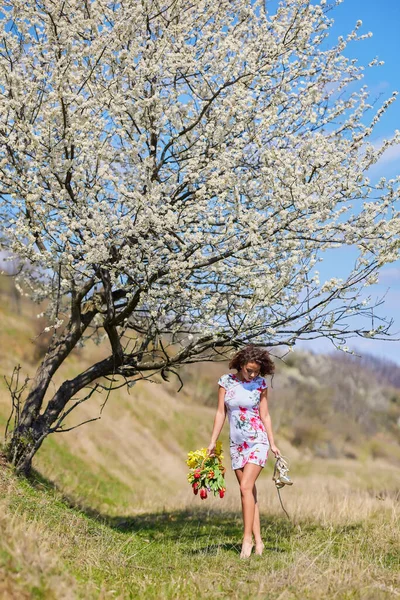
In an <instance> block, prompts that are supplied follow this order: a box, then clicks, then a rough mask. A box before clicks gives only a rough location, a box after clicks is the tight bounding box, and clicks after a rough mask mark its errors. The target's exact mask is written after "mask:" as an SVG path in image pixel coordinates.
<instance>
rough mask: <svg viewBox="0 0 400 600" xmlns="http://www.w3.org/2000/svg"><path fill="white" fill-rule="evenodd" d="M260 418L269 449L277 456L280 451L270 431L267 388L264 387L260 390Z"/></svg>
mask: <svg viewBox="0 0 400 600" xmlns="http://www.w3.org/2000/svg"><path fill="white" fill-rule="evenodd" d="M260 418H261V421H262V422H263V424H264V427H265V431H266V432H267V435H268V440H269V445H270V447H271V450H272V452H273V453H274V454H275V456H279V455H280V452H279V449H278V448H277V447H276V446H275V442H274V434H273V432H272V421H271V415H270V414H269V410H268V388H265V390H263V391H262V392H261V396H260Z"/></svg>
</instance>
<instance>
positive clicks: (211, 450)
mask: <svg viewBox="0 0 400 600" xmlns="http://www.w3.org/2000/svg"><path fill="white" fill-rule="evenodd" d="M215 446H216V443H215V444H210V445H209V446H208V448H207V454H208V456H213V455H214V453H215Z"/></svg>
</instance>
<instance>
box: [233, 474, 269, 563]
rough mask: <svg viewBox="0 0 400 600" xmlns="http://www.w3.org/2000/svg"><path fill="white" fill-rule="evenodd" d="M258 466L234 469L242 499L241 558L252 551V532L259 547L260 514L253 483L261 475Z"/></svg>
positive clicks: (246, 556) (247, 555)
mask: <svg viewBox="0 0 400 600" xmlns="http://www.w3.org/2000/svg"><path fill="white" fill-rule="evenodd" d="M261 468H262V467H260V466H259V465H254V464H253V463H247V464H246V465H245V466H244V468H243V469H236V471H235V473H236V477H237V479H238V481H239V485H240V494H241V499H242V513H243V525H244V531H243V544H242V552H241V554H240V556H241V558H248V557H249V556H250V554H251V550H252V545H253V544H252V532H253V533H254V538H255V541H256V544H257V546H259V547H260V542H261V544H262V541H261V532H260V513H259V510H258V503H257V490H256V489H255V482H256V479H257V477H258V476H259V474H260V473H261Z"/></svg>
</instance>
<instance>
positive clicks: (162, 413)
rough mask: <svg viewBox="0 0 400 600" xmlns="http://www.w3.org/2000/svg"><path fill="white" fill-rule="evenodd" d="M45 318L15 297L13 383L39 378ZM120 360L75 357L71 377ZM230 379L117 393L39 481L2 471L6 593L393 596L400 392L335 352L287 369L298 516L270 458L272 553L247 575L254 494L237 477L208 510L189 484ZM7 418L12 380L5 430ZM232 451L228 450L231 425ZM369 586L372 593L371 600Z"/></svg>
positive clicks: (266, 508) (263, 490) (47, 458)
mask: <svg viewBox="0 0 400 600" xmlns="http://www.w3.org/2000/svg"><path fill="white" fill-rule="evenodd" d="M36 312H37V309H36V308H35V307H33V306H32V305H30V304H29V303H28V302H26V301H24V302H22V303H21V305H20V313H19V314H17V313H16V311H15V306H14V305H13V304H12V303H9V305H8V306H6V304H5V302H3V303H2V307H1V309H0V337H1V345H0V371H1V373H2V374H7V375H9V374H10V373H11V371H12V368H13V366H14V365H16V364H21V367H22V370H23V372H24V374H26V375H30V376H32V374H33V373H34V370H35V361H36V360H37V357H38V356H39V355H40V352H41V348H40V338H36V339H35V336H37V333H38V324H37V319H36V317H35V314H36ZM105 352H106V349H105V348H103V347H101V346H100V347H98V346H95V345H88V346H87V347H86V348H84V349H82V350H79V351H77V352H75V353H74V354H73V356H71V358H70V360H69V361H68V363H67V364H66V365H65V367H64V370H63V372H62V373H60V376H59V379H58V381H61V377H69V376H71V375H72V374H73V373H75V372H76V371H77V369H78V368H79V369H81V368H83V367H84V366H85V365H87V364H89V361H90V360H93V359H96V358H100V357H101V356H102V355H103V354H104V353H105ZM335 369H336V371H335ZM225 370H226V365H224V364H217V363H214V364H206V365H194V366H192V367H191V368H190V369H185V370H184V371H183V373H182V377H183V380H184V382H185V386H184V388H183V390H182V391H181V392H179V393H177V392H176V389H177V387H178V384H177V383H176V382H174V381H171V382H170V383H165V382H162V383H140V384H137V385H135V386H134V387H133V388H131V389H130V393H128V391H127V390H119V391H117V392H115V393H114V394H113V395H112V396H111V397H110V398H109V400H108V402H107V404H106V406H105V408H104V410H103V412H102V414H101V419H100V420H98V421H96V422H94V423H90V424H87V425H84V426H83V427H80V428H78V429H74V430H73V431H71V432H68V433H65V434H58V435H55V436H52V437H50V438H48V439H47V440H46V441H45V443H44V444H43V447H42V448H41V450H40V451H39V453H38V455H37V458H36V459H35V461H34V466H35V470H36V471H35V474H34V478H33V480H32V481H31V482H27V481H24V480H18V479H16V478H15V477H14V475H13V474H12V472H10V471H9V470H8V469H7V468H5V467H4V466H3V467H2V468H1V467H0V473H1V481H0V496H2V497H3V500H2V501H1V515H2V516H1V518H0V534H1V535H0V597H1V598H3V597H4V598H12V599H13V600H14V598H46V599H47V598H85V599H86V598H143V597H146V598H164V597H165V598H185V599H186V598H192V597H193V598H194V597H196V598H203V597H204V598H205V597H209V596H210V595H211V596H213V597H221V598H222V597H223V598H239V597H240V598H243V597H247V596H246V595H245V594H243V593H240V590H241V587H240V581H246V580H247V581H248V585H249V588H248V589H249V594H250V595H249V596H248V597H252V598H256V597H257V598H258V597H259V598H265V597H266V595H265V594H266V593H267V592H268V594H270V595H269V596H268V597H271V598H278V597H280V598H281V599H282V598H285V599H286V598H301V599H302V600H303V598H311V599H312V598H317V597H318V598H325V597H326V598H329V597H338V598H340V597H343V598H345V597H346V598H350V597H352V598H353V597H354V598H359V597H360V598H361V597H365V598H367V597H370V598H374V600H375V598H389V597H392V596H391V595H390V594H391V590H396V589H398V587H396V586H400V581H398V575H397V573H398V567H399V566H400V555H399V553H398V547H399V541H398V539H397V533H396V531H398V518H399V517H398V500H399V493H400V490H399V483H398V482H399V472H400V469H399V465H400V456H399V453H398V442H399V427H398V419H399V415H400V410H399V391H398V389H397V388H396V387H394V386H393V385H391V382H390V383H389V382H386V381H385V382H383V383H382V380H381V379H379V378H374V377H373V374H372V372H371V369H370V368H368V369H367V371H366V370H365V369H364V368H361V367H360V368H359V369H355V368H354V366H352V365H351V364H350V363H345V364H339V365H338V366H335V359H332V357H329V356H320V355H312V354H309V353H297V352H296V353H294V355H293V356H292V355H291V356H290V360H289V361H287V363H286V364H282V362H280V361H277V373H276V375H275V377H274V379H273V389H272V390H271V402H270V404H271V412H272V415H273V422H274V424H275V430H276V437H277V443H278V445H279V447H280V448H281V451H282V452H283V453H284V454H285V455H287V456H288V457H289V458H290V460H291V472H292V474H293V477H294V479H295V486H293V488H291V489H285V490H284V491H283V498H284V502H285V505H286V508H287V510H288V511H289V513H290V516H291V518H292V523H288V522H286V521H285V516H284V514H283V512H282V510H281V507H280V505H279V500H278V497H277V495H276V492H275V490H274V487H273V485H272V482H271V479H270V476H271V471H272V461H269V464H268V465H267V467H266V469H265V472H264V473H263V474H262V476H261V478H260V480H259V484H258V488H259V498H260V500H259V501H260V509H261V512H262V514H263V528H264V531H265V535H266V539H267V540H268V542H267V544H269V547H270V552H269V554H268V555H267V556H266V557H265V559H264V557H263V559H262V560H260V561H258V562H257V563H252V566H251V568H250V570H246V567H245V566H243V565H242V566H240V567H238V561H237V548H238V542H239V540H240V501H239V495H238V491H237V487H236V483H235V482H234V476H233V475H232V473H231V471H230V470H229V468H228V473H227V488H228V492H227V496H226V498H225V499H224V500H223V501H221V500H220V499H219V498H218V499H214V498H211V499H208V500H207V501H206V502H205V503H201V502H200V500H199V498H194V497H193V495H192V494H191V491H190V489H189V486H188V484H187V482H186V472H187V468H186V465H185V456H186V452H187V451H188V450H190V449H194V448H196V447H200V446H203V445H206V444H207V443H208V440H209V435H210V430H211V427H212V421H213V416H214V410H215V408H214V407H215V397H216V384H215V382H216V380H217V379H218V377H219V375H220V374H221V373H223V372H224V371H225ZM103 400H104V398H102V397H100V396H98V397H97V398H95V397H93V398H92V399H91V400H90V401H89V402H87V403H86V404H83V405H82V406H80V407H79V409H77V410H76V411H75V412H74V413H73V415H71V420H70V423H69V424H70V425H71V426H72V425H74V424H77V423H79V422H81V421H84V420H86V419H89V418H94V417H96V416H99V413H100V406H101V403H102V401H103ZM8 412H9V398H8V392H7V389H6V385H5V382H4V380H3V379H2V380H1V384H0V427H1V429H2V430H4V425H5V423H6V419H7V416H8ZM223 442H224V447H225V449H226V453H227V450H228V448H227V431H226V429H225V431H224V434H223ZM225 462H226V463H227V466H228V467H229V463H228V459H227V457H226V459H225ZM396 528H397V529H396ZM216 540H219V541H218V543H217V542H216ZM366 540H370V542H371V543H370V544H369V545H368V544H367V543H366ZM371 540H373V543H372V541H371ZM396 548H397V550H396ZM350 556H351V557H352V561H350V562H346V566H345V568H344V567H343V562H342V561H343V560H344V559H346V561H348V559H349V557H350ZM367 570H369V572H368V573H369V574H368V575H366V574H365V573H366V571H367ZM233 573H235V575H233ZM307 573H308V575H307ZM236 576H237V577H238V579H237V578H236ZM324 576H325V578H326V577H328V579H329V582H330V583H329V585H328V586H327V587H326V586H324V585H323V581H324ZM288 578H289V579H288ZM288 581H291V583H290V586H291V587H290V586H289V588H287V586H288ZM368 586H369V588H370V589H371V590H372V591H371V594H372V595H370V596H367V595H364V596H361V595H359V594H360V589H364V588H365V587H368ZM287 589H289V591H288V592H286V591H285V590H287ZM338 589H343V594H344V593H345V591H346V593H347V591H348V590H350V591H351V590H353V592H354V595H352V596H350V595H348V596H347V595H346V596H345V595H343V596H340V594H339V595H338V594H337V590H338ZM290 590H291V591H290ZM329 590H330V591H329ZM353 592H352V593H353ZM330 594H331V595H330ZM335 594H336V595H335ZM357 594H358V595H357Z"/></svg>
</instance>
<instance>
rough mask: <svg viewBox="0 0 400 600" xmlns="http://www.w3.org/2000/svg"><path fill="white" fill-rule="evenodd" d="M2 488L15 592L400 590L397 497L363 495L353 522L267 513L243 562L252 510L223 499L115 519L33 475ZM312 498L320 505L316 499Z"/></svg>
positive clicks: (4, 477) (331, 594)
mask: <svg viewBox="0 0 400 600" xmlns="http://www.w3.org/2000/svg"><path fill="white" fill-rule="evenodd" d="M0 488H1V489H0V494H1V496H2V497H3V499H2V501H1V514H2V518H1V521H0V523H1V538H0V539H1V541H0V549H1V550H0V565H1V566H0V573H1V572H2V571H3V574H6V576H5V575H3V581H5V582H7V585H8V586H9V588H10V589H12V590H13V592H12V593H13V594H14V596H10V597H12V598H14V597H15V598H19V597H21V598H24V597H27V598H46V599H47V598H85V599H90V598H93V599H94V598H120V599H125V598H126V599H135V598H148V599H154V600H155V599H157V600H158V599H160V598H166V599H181V598H184V599H186V598H187V599H192V598H193V599H194V598H209V597H213V598H233V599H236V598H241V599H242V598H263V599H264V598H270V599H271V600H272V599H278V598H279V599H280V600H282V599H290V600H291V599H299V600H300V599H301V600H307V599H312V600H314V599H316V598H318V599H321V600H322V599H325V598H342V599H358V598H360V599H367V598H371V600H372V599H373V600H376V599H380V598H388V599H389V598H393V597H395V596H396V595H399V594H400V589H399V588H400V578H399V571H400V539H399V513H398V506H397V505H396V502H393V501H390V500H389V501H388V502H386V503H385V504H384V503H380V504H379V502H378V501H376V500H375V501H374V502H372V501H371V502H370V503H369V507H368V512H367V514H366V513H365V512H361V513H360V517H357V512H358V511H357V507H358V503H357V501H355V502H354V506H353V508H351V507H350V510H348V511H347V513H346V515H345V518H343V514H342V515H341V516H340V515H337V516H336V517H335V516H334V515H330V516H328V518H327V517H326V516H325V517H324V518H321V517H320V518H315V517H314V518H312V519H311V518H310V517H308V516H307V515H305V516H301V515H296V516H295V519H294V521H293V522H289V521H288V520H287V519H285V518H283V516H282V513H278V512H275V513H266V512H265V511H262V512H263V516H262V529H263V534H264V541H265V544H266V549H265V553H264V555H263V557H261V558H258V557H254V556H253V557H252V558H251V559H250V560H248V561H240V560H239V550H240V537H241V516H240V513H239V512H238V511H237V510H229V508H227V509H224V504H222V503H219V504H218V503H215V502H213V501H211V502H210V503H209V501H208V500H207V501H206V502H204V503H201V504H200V503H199V502H197V500H198V498H196V499H195V500H193V501H192V502H191V504H190V505H186V506H185V505H182V507H181V508H176V509H175V510H166V511H163V510H160V507H159V508H158V509H157V510H154V511H152V512H141V511H140V510H137V512H135V513H134V514H131V515H126V514H123V515H113V516H110V515H107V514H101V513H99V512H96V511H94V510H93V509H92V508H90V507H89V508H88V507H85V506H83V505H80V504H79V503H74V501H73V500H71V498H70V497H65V496H64V495H63V493H62V491H60V490H59V489H58V488H56V487H55V486H54V485H53V484H52V483H51V482H49V481H48V480H46V479H44V478H42V477H40V476H39V475H38V474H35V475H34V478H33V479H32V480H31V481H27V480H24V479H17V478H15V477H14V475H13V474H12V473H11V472H10V471H8V470H6V469H3V470H2V472H1V482H0ZM301 493H302V494H304V493H305V492H304V491H301ZM314 496H315V495H314ZM358 500H359V501H362V502H364V504H365V503H366V502H367V500H366V497H364V498H359V499H358ZM308 501H309V503H310V502H311V503H312V502H314V503H316V502H319V500H315V499H314V501H313V500H312V495H310V494H309V495H308ZM367 503H368V502H367ZM300 505H301V503H300ZM132 512H133V511H132ZM315 514H317V513H316V512H315ZM0 590H1V588H0ZM18 594H20V595H18ZM24 594H25V596H24Z"/></svg>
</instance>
